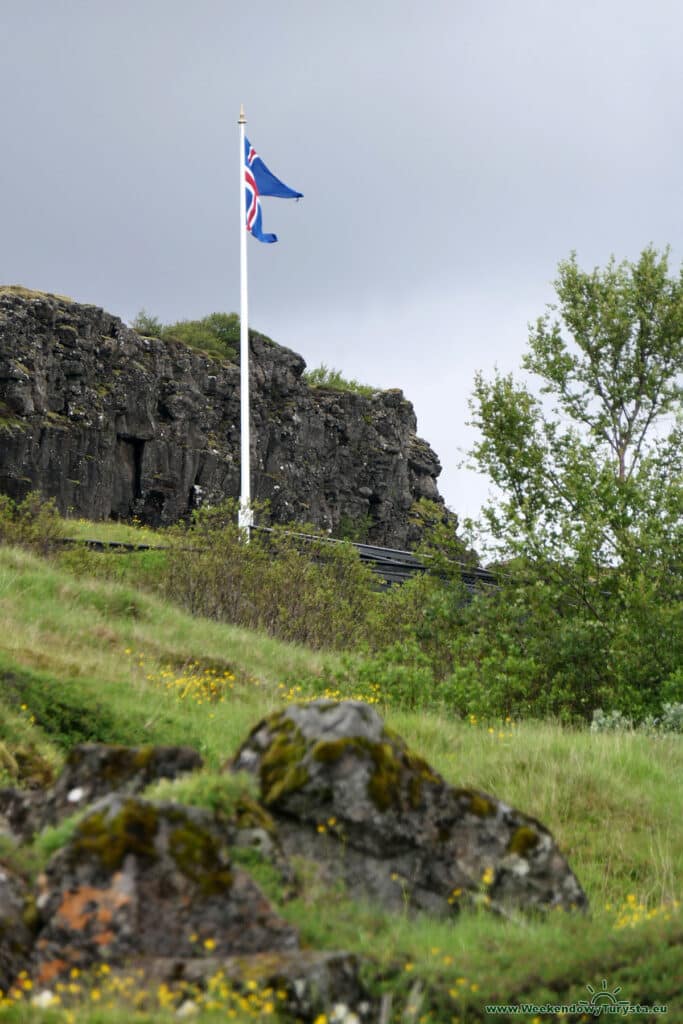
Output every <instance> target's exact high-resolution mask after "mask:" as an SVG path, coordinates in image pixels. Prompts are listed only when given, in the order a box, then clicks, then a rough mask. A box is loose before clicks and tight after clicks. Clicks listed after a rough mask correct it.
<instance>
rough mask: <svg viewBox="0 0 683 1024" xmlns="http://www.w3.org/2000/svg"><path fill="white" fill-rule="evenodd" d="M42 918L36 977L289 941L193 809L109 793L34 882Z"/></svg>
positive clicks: (217, 832) (207, 819)
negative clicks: (98, 965)
mask: <svg viewBox="0 0 683 1024" xmlns="http://www.w3.org/2000/svg"><path fill="white" fill-rule="evenodd" d="M39 886H40V891H39V897H38V908H39V911H40V915H41V920H42V922H43V926H42V929H41V931H40V933H39V935H38V938H37V940H36V944H35V948H34V954H33V960H32V964H31V971H32V974H33V975H34V977H35V978H36V979H37V981H39V982H40V983H42V984H48V983H50V982H51V981H52V979H53V978H55V977H58V976H60V975H63V974H64V973H66V972H67V971H68V970H69V969H71V968H73V967H77V968H79V969H85V968H88V967H90V966H92V965H93V964H96V963H98V962H101V961H106V962H107V963H109V964H112V965H113V964H121V963H125V962H128V961H130V960H131V959H135V958H137V957H139V956H152V955H154V956H174V957H189V958H191V957H194V956H198V955H202V954H203V953H204V952H205V951H206V950H211V951H212V952H214V953H215V954H216V955H220V956H232V955H236V954H242V953H244V954H250V953H257V952H261V951H281V950H290V949H293V948H296V947H297V945H298V940H297V933H296V931H295V929H294V928H292V927H291V926H290V925H288V924H287V923H286V922H285V921H283V920H282V919H281V918H280V917H278V916H277V915H276V914H275V913H274V911H273V909H272V908H271V906H270V904H269V902H268V901H267V900H266V898H265V897H264V896H263V894H262V893H261V891H260V890H259V889H258V887H257V886H256V885H255V883H254V882H253V881H252V880H251V879H250V878H249V876H248V875H247V874H246V873H245V872H244V871H242V870H241V869H240V868H238V867H237V866H235V865H234V864H233V863H232V862H231V859H230V853H229V848H228V841H226V836H225V834H224V833H223V832H222V830H221V828H220V826H219V825H218V824H217V822H216V821H215V819H214V818H213V817H212V816H210V815H209V814H207V813H206V812H203V811H200V810H198V809H196V808H189V807H181V806H179V805H174V804H154V803H151V802H149V801H146V800H141V799H139V798H137V797H131V796H128V797H126V796H122V795H116V794H114V795H111V796H108V797H105V798H104V799H102V800H101V801H98V802H97V803H96V804H94V805H93V806H92V807H91V808H90V811H89V813H88V814H87V815H86V816H85V817H84V818H83V819H82V820H81V821H80V823H79V824H78V825H77V826H76V828H75V831H74V833H73V836H72V838H71V839H70V841H69V842H68V843H67V845H66V846H65V847H64V848H63V849H62V850H60V851H59V852H58V853H56V854H55V855H54V857H53V858H52V860H51V861H50V863H49V864H48V866H47V868H46V871H45V873H44V875H43V876H42V878H41V879H40V882H39Z"/></svg>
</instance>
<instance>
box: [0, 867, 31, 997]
mask: <svg viewBox="0 0 683 1024" xmlns="http://www.w3.org/2000/svg"><path fill="white" fill-rule="evenodd" d="M29 909H30V902H29V897H28V888H27V886H26V884H25V883H24V882H23V881H22V880H21V879H20V878H19V877H18V876H17V875H15V874H13V873H12V872H11V871H10V870H9V868H8V867H6V866H5V865H4V864H1V863H0V991H2V992H7V991H8V989H9V987H10V985H11V984H12V982H13V981H14V979H15V978H16V976H17V974H18V973H19V971H20V970H22V968H23V967H24V966H25V964H26V961H27V958H28V955H29V952H30V950H31V946H32V945H33V938H34V937H33V934H32V932H31V929H30V928H29V927H28V925H27V924H26V917H27V910H29Z"/></svg>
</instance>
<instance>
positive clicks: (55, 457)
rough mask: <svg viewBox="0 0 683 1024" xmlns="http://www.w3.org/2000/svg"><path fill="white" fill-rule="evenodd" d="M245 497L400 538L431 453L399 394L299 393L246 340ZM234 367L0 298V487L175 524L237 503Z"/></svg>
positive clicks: (301, 385)
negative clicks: (203, 509)
mask: <svg viewBox="0 0 683 1024" xmlns="http://www.w3.org/2000/svg"><path fill="white" fill-rule="evenodd" d="M250 348H251V360H250V374H251V396H252V406H251V415H252V472H253V484H252V494H253V497H254V499H255V500H259V501H263V500H266V499H267V500H268V501H269V502H270V505H271V510H272V519H273V520H274V521H276V522H312V523H315V524H317V525H319V526H321V527H323V528H325V529H330V530H332V531H333V532H335V533H339V532H340V530H341V531H342V532H343V531H344V529H347V530H348V529H349V528H351V529H353V528H354V524H355V528H357V529H358V530H359V532H361V533H363V534H364V536H366V537H367V539H369V540H371V541H374V542H375V543H379V544H387V545H390V546H396V547H402V546H405V545H407V544H409V543H410V541H411V540H412V539H414V538H413V535H412V533H411V529H412V528H411V526H410V522H409V512H410V509H411V506H412V505H413V503H414V502H415V501H417V500H418V499H420V498H429V499H432V500H436V501H441V498H440V496H439V493H438V490H437V485H436V478H437V476H438V474H439V472H440V468H441V467H440V465H439V461H438V458H437V456H436V455H435V453H434V452H433V451H432V449H431V448H430V447H429V445H428V444H427V443H426V442H425V441H422V440H421V439H420V438H418V437H417V436H416V434H415V430H416V420H415V414H414V412H413V408H412V405H411V404H410V402H408V401H407V400H406V399H405V398H404V397H403V394H402V392H401V391H398V390H396V391H382V392H377V393H375V394H373V395H372V396H370V397H366V396H364V395H360V394H356V393H354V392H341V391H333V390H330V389H325V388H312V387H310V386H309V385H307V384H306V382H305V381H304V380H303V378H302V374H303V371H304V368H305V365H306V364H305V362H304V360H303V359H302V358H301V356H299V355H297V354H296V353H294V352H292V351H290V350H289V349H286V348H283V347H281V346H279V345H275V344H274V343H273V342H271V341H269V340H268V339H265V338H263V337H262V336H260V335H257V334H252V335H251V338H250ZM239 399H240V388H239V366H238V365H236V364H235V363H231V362H221V361H217V360H215V359H212V358H209V357H207V356H205V355H202V354H201V353H199V352H196V351H194V350H192V349H189V348H187V347H186V346H185V345H182V344H180V343H177V342H169V341H161V340H158V339H152V338H143V337H140V336H139V335H138V334H136V333H135V332H134V331H132V330H131V329H130V328H128V327H127V326H126V325H125V324H124V323H122V321H121V320H120V319H119V318H118V317H115V316H112V315H111V314H109V313H106V312H104V311H103V310H101V309H99V308H97V307H95V306H86V305H79V304H77V303H74V302H71V301H69V300H67V299H62V298H59V297H56V296H48V295H44V294H42V293H29V292H26V293H24V292H23V291H19V290H17V291H13V290H12V289H8V290H5V291H0V491H2V492H4V493H6V494H9V495H11V496H12V497H14V498H21V497H23V496H24V495H25V494H26V493H27V492H28V491H30V490H40V491H41V492H42V493H43V494H44V495H46V496H49V497H54V498H55V499H56V501H57V504H58V505H59V508H60V510H61V511H62V512H64V513H72V514H75V515H80V516H85V517H87V518H91V519H105V518H109V517H114V518H127V517H131V516H137V517H138V518H139V519H140V520H141V521H143V522H145V523H149V524H151V525H160V524H167V523H171V522H174V521H175V520H177V519H178V518H180V517H181V516H183V515H185V514H187V513H188V511H190V510H191V509H193V508H195V507H197V506H198V505H199V504H201V503H216V502H218V501H221V500H223V499H224V498H226V497H236V496H237V495H238V494H239V429H240V415H239Z"/></svg>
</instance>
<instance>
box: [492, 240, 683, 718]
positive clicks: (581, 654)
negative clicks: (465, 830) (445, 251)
mask: <svg viewBox="0 0 683 1024" xmlns="http://www.w3.org/2000/svg"><path fill="white" fill-rule="evenodd" d="M556 290H557V296H558V302H557V304H556V305H553V306H551V307H550V309H549V311H548V312H547V313H546V315H545V316H541V317H540V318H539V319H538V321H537V322H536V324H535V325H534V326H533V327H532V328H531V330H530V338H529V349H528V352H527V354H526V355H525V357H524V359H523V366H524V369H525V370H527V371H528V372H529V374H531V375H533V377H534V378H535V380H536V381H537V382H538V387H537V388H536V389H532V386H531V384H530V383H529V384H526V383H520V382H518V381H516V380H514V379H513V377H512V376H511V375H507V376H505V375H501V374H497V375H496V376H495V377H494V379H493V380H492V381H486V380H484V378H483V377H482V376H481V375H478V376H477V378H476V382H475V390H474V396H473V399H472V410H473V414H474V424H475V425H476V426H477V428H478V429H479V432H480V440H479V441H478V442H477V443H476V445H475V446H474V449H473V452H472V455H473V459H474V464H475V465H476V467H477V468H479V469H480V470H481V471H482V472H485V473H487V474H488V475H489V476H490V477H491V479H492V480H493V482H494V483H495V484H496V485H497V488H498V490H499V497H498V498H497V499H495V500H493V501H491V502H490V503H489V504H488V505H487V507H486V508H485V509H484V525H485V528H486V533H487V535H488V542H489V550H490V551H492V552H495V557H496V558H497V559H499V560H502V561H505V562H506V563H507V566H508V570H509V573H510V577H511V580H512V585H513V586H514V588H515V599H514V601H510V602H508V604H507V606H506V607H507V608H508V610H509V609H511V608H512V607H517V608H518V622H522V623H523V624H524V628H523V630H522V641H521V644H518V645H517V648H516V649H517V650H519V648H520V646H521V647H522V648H524V649H525V651H526V653H527V654H529V655H530V656H531V657H533V659H534V661H535V663H537V664H539V665H541V666H542V668H543V672H544V675H545V683H544V685H545V687H546V692H548V691H549V690H550V691H553V689H554V691H556V692H557V693H560V692H562V693H563V694H565V697H566V699H567V700H569V702H570V703H571V702H572V700H574V703H575V704H576V702H577V700H578V708H576V709H577V710H581V709H587V708H588V706H589V705H590V704H591V703H592V704H593V705H595V702H596V701H598V700H601V701H603V702H604V701H605V700H610V699H611V700H612V702H613V703H615V702H616V703H617V704H618V703H619V701H620V700H622V701H627V703H628V705H629V710H631V711H632V710H633V704H634V702H636V703H639V704H640V705H642V709H647V708H648V707H649V706H650V705H652V704H657V702H658V700H661V698H662V697H663V696H664V690H666V687H667V686H669V688H671V687H673V688H674V689H676V687H677V686H678V685H679V684H678V683H671V682H670V680H672V679H673V680H674V681H675V679H676V678H677V679H678V680H680V679H681V677H680V674H679V673H678V672H677V669H678V667H679V666H680V664H681V663H682V662H683V635H682V634H683V621H682V614H681V598H682V596H683V595H682V590H683V585H682V582H681V580H682V572H683V564H682V563H683V418H682V415H681V396H682V390H681V384H682V380H683V274H679V275H678V276H671V275H670V273H669V267H668V252H664V253H663V254H659V253H657V252H656V251H655V250H654V249H653V248H647V249H645V250H644V251H643V253H642V254H641V256H640V257H639V259H638V260H637V262H635V263H628V262H624V263H621V264H616V263H615V261H614V260H613V259H612V260H611V261H610V262H609V263H608V265H607V266H606V267H605V268H604V269H602V270H601V269H596V270H594V271H592V272H586V271H583V270H581V269H580V268H579V266H578V265H577V262H576V257H575V256H574V255H572V256H571V258H570V259H569V260H567V261H565V262H563V263H561V264H560V267H559V276H558V280H557V281H556ZM665 684H666V685H665ZM667 692H668V691H667ZM670 696H672V699H679V697H678V696H677V695H676V694H670Z"/></svg>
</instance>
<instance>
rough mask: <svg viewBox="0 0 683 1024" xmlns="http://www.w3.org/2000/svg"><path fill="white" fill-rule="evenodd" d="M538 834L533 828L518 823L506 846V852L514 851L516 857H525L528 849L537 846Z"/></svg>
mask: <svg viewBox="0 0 683 1024" xmlns="http://www.w3.org/2000/svg"><path fill="white" fill-rule="evenodd" d="M538 842H539V836H538V832H537V831H536V829H535V828H531V827H530V826H529V825H520V827H519V828H518V829H517V830H516V831H515V832H514V833H513V834H512V837H511V839H510V842H509V843H508V846H507V853H516V854H517V856H518V857H526V855H527V854H528V853H529V851H530V850H533V849H534V848H535V847H536V846H538Z"/></svg>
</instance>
